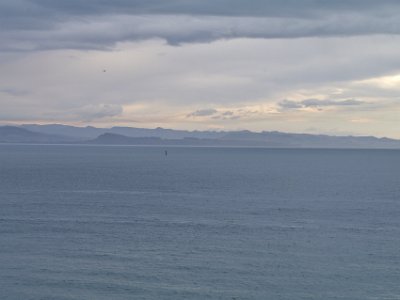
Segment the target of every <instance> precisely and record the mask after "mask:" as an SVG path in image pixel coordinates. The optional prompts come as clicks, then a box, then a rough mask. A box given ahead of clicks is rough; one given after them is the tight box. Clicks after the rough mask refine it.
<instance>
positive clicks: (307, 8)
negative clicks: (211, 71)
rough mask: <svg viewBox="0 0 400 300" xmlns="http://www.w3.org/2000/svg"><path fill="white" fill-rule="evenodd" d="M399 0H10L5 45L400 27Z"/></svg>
mask: <svg viewBox="0 0 400 300" xmlns="http://www.w3.org/2000/svg"><path fill="white" fill-rule="evenodd" d="M399 13H400V2H399V1H394V0H381V1H370V0H363V1H361V0H359V1H357V0H348V1H344V0H337V1H324V0H303V1H295V0H286V1H282V0H279V1H278V0H262V1H261V0H260V1H258V0H253V1H252V2H251V5H250V4H249V3H248V1H244V0H214V1H211V0H202V1H200V0H186V1H182V0H180V1H179V0H171V1H168V2H167V1H165V0H136V1H127V0H125V1H124V0H119V1H105V0H86V1H81V0H79V1H78V0H68V1H67V0H65V1H61V0H59V1H56V0H12V1H11V0H3V1H2V2H1V3H0V28H2V30H1V31H0V39H1V40H2V41H3V43H2V44H1V45H0V49H1V50H3V51H4V50H8V51H15V50H35V49H53V48H55V49H62V48H72V49H105V48H107V47H112V46H113V45H114V44H115V43H117V42H120V41H132V40H143V39H151V38H161V39H165V40H166V41H168V42H169V43H170V44H180V43H184V42H207V41H213V40H218V39H230V38H240V37H244V38H297V37H314V36H352V35H368V34H399V33H400V20H399V18H398V15H399Z"/></svg>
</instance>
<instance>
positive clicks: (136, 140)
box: [0, 124, 400, 149]
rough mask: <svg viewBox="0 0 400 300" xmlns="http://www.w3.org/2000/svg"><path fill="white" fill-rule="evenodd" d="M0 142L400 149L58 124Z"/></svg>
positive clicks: (2, 135) (374, 141) (388, 143)
mask: <svg viewBox="0 0 400 300" xmlns="http://www.w3.org/2000/svg"><path fill="white" fill-rule="evenodd" d="M0 143H41V144H54V143H66V144H92V145H154V146H157V145H159V146H162V145H171V146H172V145H177V146H179V145H181V146H221V147H233V146H239V147H271V148H389V149H400V140H394V139H389V138H376V137H372V136H363V137H359V136H329V135H312V134H294V133H283V132H276V131H263V132H251V131H247V130H244V131H231V132H227V131H186V130H173V129H164V128H155V129H146V128H132V127H112V128H96V127H90V126H89V127H74V126H67V125H60V124H54V125H35V124H32V125H21V126H3V127H0Z"/></svg>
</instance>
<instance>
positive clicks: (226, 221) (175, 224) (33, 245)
mask: <svg viewBox="0 0 400 300" xmlns="http://www.w3.org/2000/svg"><path fill="white" fill-rule="evenodd" d="M0 299H2V300H9V299H10V300H11V299H12V300H21V299H24V300H27V299H34V300H36V299H37V300H39V299H41V300H43V299H48V300H67V299H68V300H72V299H95V300H101V299H116V300H118V299H230V300H232V299H290V300H292V299H360V300H365V299H400V151H394V150H391V151H390V150H388V151H385V150H278V149H276V150H268V149H222V148H169V149H168V156H167V157H166V156H165V155H164V148H150V147H97V146H93V147H90V146H22V145H21V146H6V145H3V146H0Z"/></svg>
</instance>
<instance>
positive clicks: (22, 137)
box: [0, 126, 76, 144]
mask: <svg viewBox="0 0 400 300" xmlns="http://www.w3.org/2000/svg"><path fill="white" fill-rule="evenodd" d="M74 141H76V139H75V138H73V137H68V136H60V135H55V134H44V133H39V132H33V131H30V130H27V129H24V128H20V127H15V126H1V127H0V143H39V144H41V143H43V144H54V143H70V142H74Z"/></svg>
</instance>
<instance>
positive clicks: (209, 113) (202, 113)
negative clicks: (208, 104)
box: [188, 109, 218, 117]
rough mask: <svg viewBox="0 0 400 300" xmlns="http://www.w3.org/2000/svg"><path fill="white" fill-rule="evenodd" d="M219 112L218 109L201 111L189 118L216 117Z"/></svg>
mask: <svg viewBox="0 0 400 300" xmlns="http://www.w3.org/2000/svg"><path fill="white" fill-rule="evenodd" d="M217 112H218V111H217V110H216V109H201V110H196V111H194V112H192V113H190V114H189V115H188V116H189V117H208V116H212V115H215V114H216V113H217Z"/></svg>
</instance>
